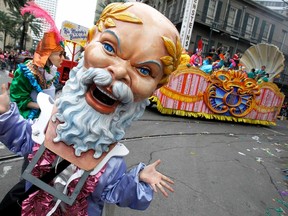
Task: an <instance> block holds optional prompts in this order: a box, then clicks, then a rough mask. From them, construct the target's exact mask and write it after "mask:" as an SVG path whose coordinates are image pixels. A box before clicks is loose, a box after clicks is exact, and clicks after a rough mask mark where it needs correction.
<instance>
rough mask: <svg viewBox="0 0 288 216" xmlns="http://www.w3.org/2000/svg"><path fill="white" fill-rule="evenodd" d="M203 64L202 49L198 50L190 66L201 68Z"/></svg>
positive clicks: (192, 57) (191, 59)
mask: <svg viewBox="0 0 288 216" xmlns="http://www.w3.org/2000/svg"><path fill="white" fill-rule="evenodd" d="M202 63H203V59H202V49H199V48H197V49H196V53H194V54H193V55H192V56H191V58H190V65H191V66H196V67H200V66H201V65H202Z"/></svg>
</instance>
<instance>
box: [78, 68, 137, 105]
mask: <svg viewBox="0 0 288 216" xmlns="http://www.w3.org/2000/svg"><path fill="white" fill-rule="evenodd" d="M82 73H84V74H83V75H82V77H81V80H80V82H82V83H83V84H84V85H86V86H87V85H91V84H93V83H95V85H96V86H103V87H105V86H109V85H111V83H112V82H113V78H112V75H111V74H110V73H109V72H108V71H106V70H104V69H102V68H89V69H87V70H86V71H85V72H82ZM112 94H113V96H114V97H115V98H116V99H117V100H119V101H120V102H121V103H123V104H127V103H131V102H133V100H134V96H133V93H132V91H131V89H130V88H129V87H128V86H127V85H126V84H125V83H123V82H121V81H114V83H113V85H112Z"/></svg>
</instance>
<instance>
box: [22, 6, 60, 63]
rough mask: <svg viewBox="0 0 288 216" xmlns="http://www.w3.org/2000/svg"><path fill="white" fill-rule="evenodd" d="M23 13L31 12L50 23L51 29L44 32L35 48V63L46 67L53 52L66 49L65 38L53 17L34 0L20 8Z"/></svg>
mask: <svg viewBox="0 0 288 216" xmlns="http://www.w3.org/2000/svg"><path fill="white" fill-rule="evenodd" d="M20 12H21V15H22V16H23V15H24V14H25V13H30V14H32V15H33V16H35V17H36V18H43V19H44V20H46V21H47V22H48V23H49V25H50V30H49V31H48V32H45V33H44V36H43V38H42V39H41V41H40V42H39V43H38V46H37V48H36V50H35V53H34V57H33V63H34V64H35V65H37V66H39V67H44V66H45V65H46V63H47V60H48V58H49V56H50V55H51V53H53V52H58V51H62V50H64V38H63V37H62V36H61V34H60V32H59V30H58V29H57V27H56V25H55V22H54V20H53V18H52V17H51V16H50V14H48V13H47V11H45V10H44V9H43V8H41V7H39V6H38V5H37V4H36V3H35V2H34V1H30V2H27V3H26V5H25V7H23V8H21V10H20Z"/></svg>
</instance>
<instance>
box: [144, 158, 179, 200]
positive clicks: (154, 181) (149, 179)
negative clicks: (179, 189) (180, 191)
mask: <svg viewBox="0 0 288 216" xmlns="http://www.w3.org/2000/svg"><path fill="white" fill-rule="evenodd" d="M160 163H161V161H160V160H157V161H155V162H154V163H152V164H150V165H148V166H146V167H145V168H144V169H143V170H142V171H141V172H140V173H139V179H140V181H143V182H146V183H147V184H150V185H151V187H152V188H153V190H154V191H155V192H157V188H158V189H159V190H160V191H161V192H162V193H163V195H164V196H166V197H168V193H167V192H166V191H165V188H166V189H168V190H169V191H171V192H174V190H173V188H172V187H171V186H170V185H168V184H167V183H170V184H174V182H173V181H172V180H171V179H169V178H168V177H167V176H165V175H163V174H162V173H160V172H158V171H157V170H156V166H158V165H159V164H160Z"/></svg>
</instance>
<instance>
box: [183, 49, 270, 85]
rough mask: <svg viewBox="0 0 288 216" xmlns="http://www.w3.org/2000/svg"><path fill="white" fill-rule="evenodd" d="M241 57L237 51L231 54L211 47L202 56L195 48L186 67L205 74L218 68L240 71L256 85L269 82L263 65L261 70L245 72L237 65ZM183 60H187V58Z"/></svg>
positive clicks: (199, 50) (228, 51) (200, 50)
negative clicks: (197, 68)
mask: <svg viewBox="0 0 288 216" xmlns="http://www.w3.org/2000/svg"><path fill="white" fill-rule="evenodd" d="M183 54H184V53H183ZM188 54H189V51H187V50H185V56H187V55H188ZM241 57H242V55H241V53H240V52H239V51H237V52H235V53H234V54H231V52H230V50H229V49H227V50H225V49H224V47H218V48H217V49H216V48H215V47H214V46H212V47H211V48H210V50H209V52H208V53H207V54H206V55H203V52H202V49H199V48H197V49H196V51H195V52H194V53H192V54H190V55H189V58H190V60H189V63H187V66H189V67H191V66H195V67H199V68H200V69H201V70H202V71H204V72H205V73H210V74H211V73H212V72H213V71H215V70H217V69H220V68H226V69H231V70H240V71H242V72H243V73H244V74H245V76H246V77H247V78H251V79H255V80H256V81H257V82H258V83H262V82H268V81H269V74H268V73H267V72H266V66H265V65H262V66H261V68H253V69H252V70H251V71H246V70H245V69H244V68H243V67H242V66H241V64H240V63H239V62H240V59H241ZM185 58H186V59H187V58H188V57H185Z"/></svg>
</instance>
